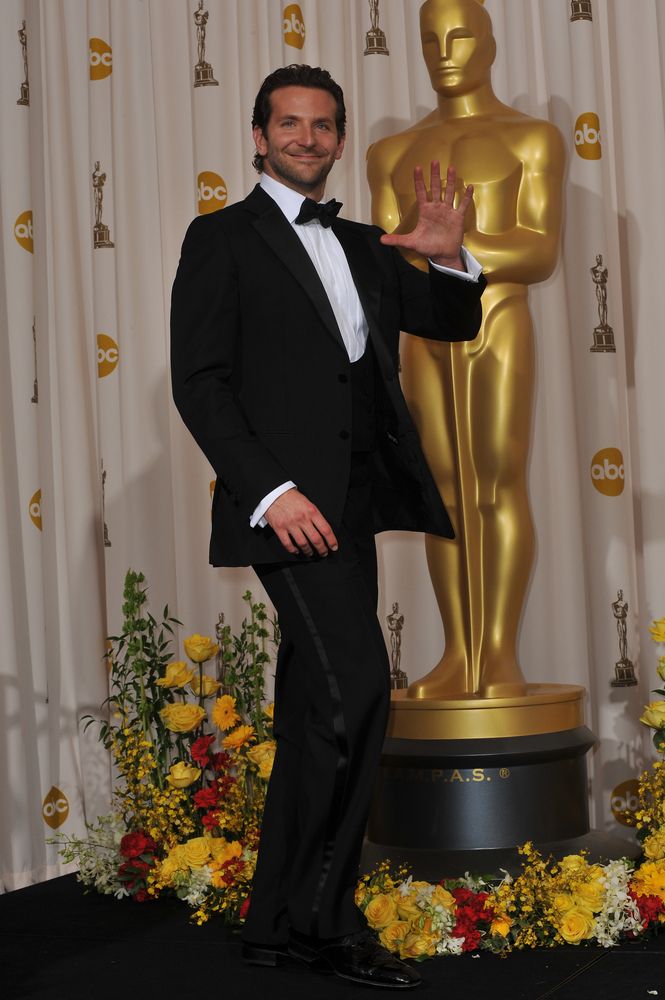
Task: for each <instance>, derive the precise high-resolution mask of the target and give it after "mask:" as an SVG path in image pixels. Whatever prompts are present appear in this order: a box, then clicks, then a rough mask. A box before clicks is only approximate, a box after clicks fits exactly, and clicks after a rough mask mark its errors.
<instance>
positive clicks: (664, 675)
mask: <svg viewBox="0 0 665 1000" xmlns="http://www.w3.org/2000/svg"><path fill="white" fill-rule="evenodd" d="M656 670H657V671H658V676H659V677H660V679H661V681H665V656H659V657H658V666H657V667H656Z"/></svg>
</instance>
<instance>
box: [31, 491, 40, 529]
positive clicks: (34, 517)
mask: <svg viewBox="0 0 665 1000" xmlns="http://www.w3.org/2000/svg"><path fill="white" fill-rule="evenodd" d="M28 510H29V511H30V520H31V521H32V523H33V524H34V525H35V527H36V528H39V530H40V531H41V530H42V491H41V490H37V492H36V493H35V494H33V496H32V497H31V498H30V505H29V507H28Z"/></svg>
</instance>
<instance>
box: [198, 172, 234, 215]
mask: <svg viewBox="0 0 665 1000" xmlns="http://www.w3.org/2000/svg"><path fill="white" fill-rule="evenodd" d="M196 192H197V193H196V196H197V199H198V203H199V215H207V214H208V213H209V212H218V211H219V209H220V208H224V206H225V205H226V199H227V197H228V195H227V191H226V184H225V182H224V178H223V177H221V176H220V175H219V174H216V173H214V172H213V171H212V170H202V171H201V173H200V174H199V176H198V177H197V179H196Z"/></svg>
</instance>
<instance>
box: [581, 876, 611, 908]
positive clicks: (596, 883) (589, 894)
mask: <svg viewBox="0 0 665 1000" xmlns="http://www.w3.org/2000/svg"><path fill="white" fill-rule="evenodd" d="M605 891H606V890H605V886H604V885H603V883H602V882H601V881H600V880H599V879H594V880H593V881H591V882H583V883H582V884H581V885H579V886H578V887H577V893H576V895H577V898H578V899H579V900H580V902H581V903H582V906H585V907H587V908H588V909H589V910H591V911H592V912H593V913H598V911H599V910H602V908H603V904H604V902H605Z"/></svg>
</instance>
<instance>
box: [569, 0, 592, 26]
mask: <svg viewBox="0 0 665 1000" xmlns="http://www.w3.org/2000/svg"><path fill="white" fill-rule="evenodd" d="M570 20H571V21H593V13H592V10H591V0H570Z"/></svg>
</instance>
